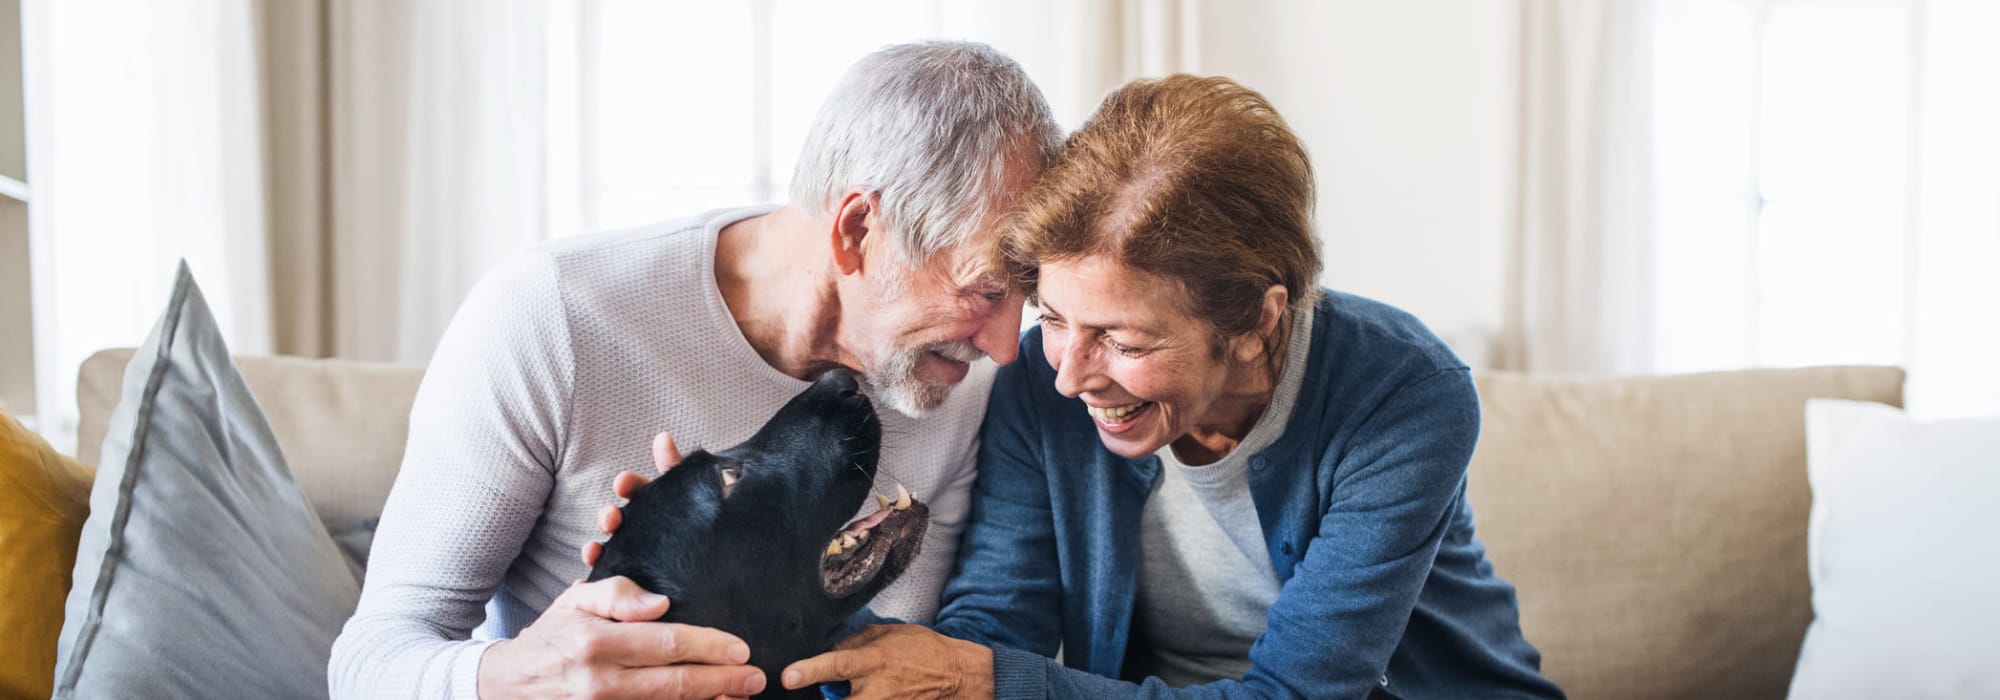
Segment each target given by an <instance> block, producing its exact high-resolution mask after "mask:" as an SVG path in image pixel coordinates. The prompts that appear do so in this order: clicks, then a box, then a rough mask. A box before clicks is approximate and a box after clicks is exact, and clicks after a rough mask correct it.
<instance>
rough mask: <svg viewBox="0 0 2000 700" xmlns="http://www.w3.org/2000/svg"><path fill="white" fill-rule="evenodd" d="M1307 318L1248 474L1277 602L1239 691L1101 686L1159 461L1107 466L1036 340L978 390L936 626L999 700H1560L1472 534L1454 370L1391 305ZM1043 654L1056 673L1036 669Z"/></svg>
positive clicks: (1220, 686) (1115, 646)
mask: <svg viewBox="0 0 2000 700" xmlns="http://www.w3.org/2000/svg"><path fill="white" fill-rule="evenodd" d="M1315 313H1316V316H1315V317H1314V321H1313V327H1312V330H1313V332H1312V353H1311V356H1310V360H1309V361H1308V363H1307V365H1306V370H1305V380H1304V381H1305V383H1304V386H1303V387H1302V388H1301V390H1300V392H1299V398H1298V403H1297V405H1296V407H1295V408H1294V411H1293V413H1292V418H1291V423H1290V424H1289V425H1287V426H1286V428H1285V433H1284V435H1283V437H1281V438H1279V439H1278V441H1277V442H1276V443H1275V444H1273V445H1272V446H1271V447H1270V448H1268V449H1266V450H1264V451H1263V452H1261V453H1259V454H1256V455H1253V456H1252V457H1251V459H1250V472H1249V475H1250V492H1251V496H1252V499H1253V500H1254V501H1255V502H1256V504H1257V516H1258V520H1259V521H1261V522H1262V524H1263V527H1264V539H1265V542H1266V546H1267V547H1268V548H1269V551H1270V553H1271V564H1272V565H1273V566H1274V567H1275V568H1276V569H1277V575H1278V580H1279V581H1280V582H1281V583H1282V584H1283V586H1284V587H1283V589H1282V592H1281V593H1280V594H1279V596H1278V599H1277V602H1276V603H1275V604H1273V605H1272V606H1271V610H1270V613H1269V615H1268V618H1267V621H1268V626H1267V628H1266V630H1265V632H1264V635H1263V636H1262V637H1260V638H1259V639H1258V640H1257V642H1256V643H1255V645H1253V646H1252V647H1251V648H1250V661H1251V666H1250V670H1249V671H1248V673H1247V674H1245V675H1244V677H1243V680H1241V681H1233V680H1232V681H1221V682H1216V683H1210V684H1206V685H1201V686H1193V687H1188V688H1182V689H1178V690H1176V689H1173V688H1169V687H1167V686H1166V685H1165V684H1164V683H1162V682H1161V681H1160V680H1159V679H1157V678H1148V679H1145V680H1144V681H1142V682H1139V683H1131V682H1126V681H1122V680H1118V679H1119V678H1120V671H1121V667H1122V666H1123V664H1124V661H1125V654H1126V651H1127V645H1128V644H1129V643H1130V642H1131V639H1130V631H1131V625H1132V607H1133V600H1134V594H1135V591H1136V587H1137V582H1136V578H1137V572H1138V571H1139V516H1140V511H1141V510H1142V509H1143V508H1144V507H1145V503H1146V499H1147V497H1148V496H1149V495H1150V494H1151V493H1152V492H1153V486H1154V484H1155V483H1156V482H1158V480H1159V478H1160V461H1159V459H1158V458H1156V457H1151V456H1148V457H1142V458H1139V459H1125V458H1122V457H1119V456H1117V455H1115V454H1112V453H1111V452H1110V451H1108V450H1106V449H1105V448H1104V446H1103V444H1102V443H1100V442H1099V441H1098V438H1097V432H1096V429H1095V427H1094V426H1093V425H1092V423H1091V420H1090V417H1089V415H1087V414H1086V413H1085V412H1084V405H1083V403H1082V402H1081V401H1078V400H1076V399H1070V398H1065V397H1063V396H1062V395H1061V394H1058V393H1056V391H1055V388H1054V387H1055V372H1054V370H1051V369H1050V368H1049V364H1048V361H1047V360H1046V359H1045V358H1044V357H1043V355H1042V338H1041V329H1040V328H1035V329H1031V330H1029V331H1028V332H1027V333H1025V334H1024V335H1023V336H1022V338H1021V355H1020V360H1019V361H1018V362H1015V363H1013V364H1011V365H1009V366H1007V367H1004V368H1002V369H1001V370H1000V373H999V376H998V378H997V379H996V380H995V383H994V386H993V394H992V399H991V400H990V401H989V403H988V408H987V415H986V423H985V426H984V428H983V429H982V433H981V445H980V451H979V476H978V481H977V483H976V485H975V486H974V491H973V493H974V495H973V508H972V515H971V518H972V519H971V522H970V524H969V525H968V527H967V529H966V531H965V535H964V542H963V545H962V548H961V549H960V551H959V560H958V568H957V571H956V572H955V573H954V574H953V576H952V579H951V581H950V582H949V583H947V584H946V586H945V590H944V601H943V607H942V608H941V609H940V610H939V612H938V617H937V619H936V621H935V623H934V626H935V627H936V629H937V630H938V631H940V632H943V633H945V634H949V635H952V636H955V637H959V638H962V639H967V640H971V641H975V642H980V643H982V644H986V645H988V646H991V647H993V649H994V652H993V673H994V681H995V683H996V690H997V696H998V697H1000V698H1045V697H1063V698H1112V697H1170V696H1171V697H1307V698H1362V697H1368V696H1369V695H1370V693H1373V692H1377V691H1382V692H1386V693H1387V694H1390V695H1393V696H1396V697H1402V698H1475V697H1476V698H1513V697H1522V698H1528V697H1533V698H1547V697H1561V696H1562V691H1561V690H1559V689H1557V688H1556V686H1555V685H1554V684H1552V683H1550V682H1549V681H1548V680H1547V679H1544V678H1543V677H1542V676H1541V674H1540V672H1539V668H1540V665H1541V655H1540V654H1539V653H1538V652H1536V651H1535V648H1534V647H1532V646H1530V645H1529V644H1528V642H1527V641H1526V640H1525V639H1523V638H1522V636H1521V630H1520V626H1519V623H1518V613H1517V610H1516V607H1515V602H1514V589H1513V587H1512V586H1510V585H1508V584H1507V582H1505V581H1502V580H1501V579H1500V578H1499V577H1497V576H1495V575H1494V573H1493V566H1492V564H1490V563H1489V562H1487V560H1486V557H1485V551H1486V549H1485V546H1484V545H1482V544H1481V543H1480V542H1479V540H1478V539H1477V538H1475V537H1474V536H1473V533H1472V509H1471V507H1470V506H1469V505H1468V504H1467V503H1466V498H1465V483H1466V465H1467V462H1468V461H1469V460H1470V459H1471V457H1472V448H1473V444H1474V443H1475V442H1476V441H1477V440H1478V437H1479V399H1478V395H1477V394H1476V393H1475V390H1474V388H1473V383H1472V379H1471V376H1470V373H1469V371H1468V370H1467V369H1466V367H1465V365H1464V364H1463V363H1461V362H1460V361H1459V360H1458V357H1457V356H1456V355H1453V354H1452V352H1451V351H1450V350H1449V349H1448V348H1446V347H1445V345H1444V343H1443V342H1442V341H1440V340H1438V339H1437V337H1436V336H1434V335H1432V334H1431V332H1430V331H1429V330H1428V329H1426V328H1425V327H1424V326H1423V324H1422V323H1420V322H1418V321H1417V320H1416V319H1415V318H1414V317H1412V316H1410V315H1409V314H1406V313H1404V312H1402V311H1399V310H1397V309H1395V308H1393V307H1390V306H1388V305H1386V304H1382V303H1380V302H1375V301H1371V300H1368V299H1364V298H1361V297H1357V296H1353V295H1347V294H1339V293H1334V292H1328V293H1327V295H1326V297H1325V298H1324V299H1323V300H1322V301H1321V302H1320V303H1319V304H1318V306H1317V308H1316V309H1315ZM1058 648H1060V649H1061V650H1062V654H1063V663H1064V664H1066V665H1067V668H1065V667H1064V666H1063V665H1058V664H1057V663H1056V662H1054V661H1051V660H1050V659H1049V657H1053V656H1054V655H1055V654H1056V651H1057V649H1058Z"/></svg>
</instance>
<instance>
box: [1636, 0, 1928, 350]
mask: <svg viewBox="0 0 2000 700" xmlns="http://www.w3.org/2000/svg"><path fill="white" fill-rule="evenodd" d="M1677 5H1678V8H1677V10H1675V11H1672V12H1671V14H1668V15H1667V16H1665V17H1663V18H1662V22H1661V24H1660V34H1659V35H1658V37H1659V43H1658V44H1657V47H1656V51H1657V53H1656V56H1655V58H1656V65H1657V66H1658V71H1657V73H1656V76H1657V83H1656V87H1655V89H1656V93H1655V97H1656V102H1655V104H1656V112H1655V115H1654V116H1655V124H1656V129H1657V132H1656V134H1657V137H1658V138H1659V142H1658V143H1659V146H1660V148H1659V163H1660V172H1659V176H1660V179H1659V191H1658V193H1657V194H1658V196H1659V204H1660V206H1659V208H1658V210H1659V211H1660V212H1661V213H1660V220H1659V224H1660V232H1661V250H1660V251H1659V252H1660V255H1658V256H1656V260H1657V261H1658V263H1659V266H1660V267H1659V270H1658V272H1659V273H1660V279H1661V280H1663V282H1664V289H1663V291H1664V292H1665V294H1663V299H1662V302H1661V307H1662V308H1661V313H1660V314H1659V316H1658V319H1659V323H1660V327H1659V328H1658V329H1657V330H1658V333H1657V337H1659V338H1660V339H1661V341H1662V346H1661V348H1660V355H1659V359H1660V362H1661V364H1662V365H1663V366H1662V367H1661V369H1664V370H1670V371H1678V370H1699V369H1713V368H1721V367H1734V366H1762V365H1779V366H1791V365H1809V364H1832V363H1881V364H1902V363H1905V362H1906V361H1907V357H1908V354H1909V348H1908V347H1907V345H1908V339H1909V333H1907V332H1906V331H1907V327H1908V326H1909V324H1910V322H1911V320H1912V319H1911V318H1910V315H1909V306H1910V305H1909V303H1908V302H1909V301H1910V299H1911V295H1910V292H1911V290H1910V282H1911V278H1910V275H1909V263H1910V260H1909V258H1908V257H1907V255H1908V248H1909V246H1908V242H1909V241H1910V237H1911V233H1912V232H1911V230H1910V227H1909V219H1910V216H1911V214H1912V212H1913V201H1912V195H1913V190H1912V181H1911V168H1910V157H1911V156H1910V153H1911V152H1912V151H1911V149H1912V145H1913V144H1912V136H1911V126H1912V124H1913V121H1912V120H1913V119H1914V116H1915V114H1916V110H1917V106H1918V105H1917V99H1916V94H1915V93H1914V91H1913V90H1912V87H1913V85H1915V77H1914V75H1913V69H1914V66H1915V64H1916V62H1915V60H1914V58H1913V56H1912V46H1913V44H1912V42H1911V41H1910V36H1911V32H1912V27H1913V21H1914V16H1913V11H1912V10H1911V9H1910V5H1909V4H1907V3H1904V2H1900V1H1897V0H1885V1H1880V2H1839V3H1830V2H1782V1H1781V2H1770V3H1759V2H1739V1H1720V2H1719V1H1709V2H1695V3H1679V4H1677Z"/></svg>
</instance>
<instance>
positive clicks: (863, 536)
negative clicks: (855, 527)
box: [853, 530, 870, 542]
mask: <svg viewBox="0 0 2000 700" xmlns="http://www.w3.org/2000/svg"><path fill="white" fill-rule="evenodd" d="M869 532H870V531H869V530H862V531H860V532H857V533H854V535H853V537H854V539H856V540H858V541H861V542H867V541H868V533H869Z"/></svg>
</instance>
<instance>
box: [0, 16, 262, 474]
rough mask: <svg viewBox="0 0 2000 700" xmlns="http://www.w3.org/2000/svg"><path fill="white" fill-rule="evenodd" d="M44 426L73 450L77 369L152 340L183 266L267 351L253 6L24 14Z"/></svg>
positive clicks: (237, 330)
mask: <svg viewBox="0 0 2000 700" xmlns="http://www.w3.org/2000/svg"><path fill="white" fill-rule="evenodd" d="M22 20H23V21H22V24H23V35H24V37H25V38H26V43H25V46H24V51H23V53H24V55H23V62H24V66H23V70H24V74H25V75H24V78H25V80H24V82H25V89H26V98H27V105H28V106H27V110H28V115H27V116H28V131H29V139H30V140H29V150H28V159H29V173H30V183H31V185H30V188H31V204H30V208H29V212H30V215H29V216H30V223H29V226H30V234H29V235H30V241H31V244H32V245H31V247H32V251H33V252H32V254H31V255H32V258H33V260H32V263H33V264H32V270H33V272H32V274H33V297H34V305H35V309H34V314H35V319H34V325H35V344H36V349H35V367H36V372H35V374H36V382H35V384H36V392H35V393H36V404H37V406H36V413H37V417H38V422H39V423H40V428H41V429H42V430H43V431H44V432H45V433H47V434H48V435H50V436H51V437H52V438H53V441H54V442H55V443H57V444H58V446H59V447H60V448H62V449H69V448H71V447H72V445H71V444H70V443H71V442H72V441H73V439H74V438H73V437H71V436H72V435H73V431H74V426H75V420H76V410H75V400H74V397H75V386H76V370H77V367H78V366H79V365H80V364H81V363H82V361H83V359H84V358H86V357H88V356H89V355H90V354H91V353H92V352H95V351H97V350H99V349H102V348H107V347H120V346H132V345H136V344H138V343H139V342H140V341H141V340H143V339H144V338H145V336H146V333H147V332H148V331H149V330H150V329H151V326H152V324H153V322H154V320H155V319H156V317H157V316H158V314H159V311H160V308H161V306H162V304H163V303H164V301H165V299H166V295H167V292H168V291H169V289H168V287H169V285H170V283H171V278H172V274H173V272H174V262H175V261H176V260H177V259H181V258H185V259H187V261H188V263H189V265H190V266H191V267H192V268H193V269H194V272H195V274H196V276H197V277H198V278H199V279H200V281H201V284H202V288H203V290H204V292H205V294H206V296H207V297H208V299H209V303H210V305H211V306H212V307H213V308H214V310H215V312H216V315H217V321H218V322H219V323H220V325H221V327H222V329H223V331H224V332H225V333H226V334H227V335H228V337H229V340H230V342H231V344H232V346H233V347H234V348H235V349H236V350H237V351H239V352H248V353H263V352H269V351H270V349H271V312H270V306H269V302H268V299H269V295H268V294H267V289H268V288H269V286H270V283H271V280H270V275H269V267H268V254H267V252H268V246H267V244H266V237H265V210H264V199H263V189H262V187H263V185H262V183H263V171H262V165H261V161H260V158H259V153H260V150H259V149H260V143H259V140H258V139H259V133H260V131H259V126H258V106H257V102H256V97H255V96H256V91H255V82H256V79H257V74H256V69H255V64H254V62H253V60H252V53H253V48H252V47H253V45H252V43H251V38H252V31H253V29H252V15H251V6H250V2H249V0H189V1H188V2H177V3H171V4H165V3H155V2H148V1H145V0H96V1H90V2H55V1H53V0H29V1H28V2H25V3H23V7H22Z"/></svg>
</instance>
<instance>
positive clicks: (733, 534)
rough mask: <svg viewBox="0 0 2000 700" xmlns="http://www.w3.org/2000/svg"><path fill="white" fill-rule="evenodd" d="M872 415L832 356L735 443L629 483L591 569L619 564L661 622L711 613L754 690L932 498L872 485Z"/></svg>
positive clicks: (772, 676) (863, 580) (709, 621)
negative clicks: (752, 672) (867, 510)
mask: <svg viewBox="0 0 2000 700" xmlns="http://www.w3.org/2000/svg"><path fill="white" fill-rule="evenodd" d="M881 444H882V425H881V421H880V420H878V419H877V418H876V415H875V409H874V407H873V405H871V404H870V403H869V401H868V398H867V397H865V396H862V395H861V392H860V390H859V386H858V385H857V383H856V381H855V378H854V375H853V374H851V373H849V372H847V371H846V370H834V371H831V372H828V373H826V374H825V375H824V376H821V377H820V378H819V380H818V381H816V382H814V383H813V385H812V386H811V387H809V388H807V389H806V390H805V392H803V393H801V394H799V395H798V396H797V397H794V398H793V399H792V400H791V402H790V403H787V404H785V407H784V408H783V409H780V410H779V411H778V414H777V415H776V416H773V417H772V418H771V421H770V422H769V423H766V424H765V425H764V427H763V429H761V430H759V431H758V432H757V434H756V435H754V436H752V437H751V438H750V439H749V440H748V441H746V442H744V443H743V444H741V445H737V446H735V447H732V448H729V449H726V450H723V451H721V452H715V453H710V452H706V451H702V452H696V453H694V454H690V455H688V456H687V457H686V458H684V459H682V460H681V463H680V466H677V467H675V468H673V469H672V470H669V471H668V472H667V473H666V474H664V475H662V476H660V478H658V479H655V480H654V481H653V482H652V483H651V484H648V485H646V486H645V487H644V488H642V489H640V490H639V492H638V493H636V494H634V495H633V496H632V501H631V503H629V504H627V505H626V506H625V507H624V509H623V511H624V522H623V525H622V526H621V527H619V529H618V532H617V533H616V534H615V535H613V536H612V537H611V540H610V541H608V542H606V543H605V544H604V553H603V554H602V555H601V556H600V557H599V558H598V560H597V566H596V567H595V568H593V569H591V572H590V580H592V581H596V580H598V579H603V578H609V577H612V576H625V577H629V578H631V579H632V580H633V582H635V583H637V584H639V586H640V587H642V588H645V589H646V590H649V591H652V592H654V593H659V594H662V595H665V596H667V597H668V598H669V599H670V600H672V601H673V603H672V607H670V608H669V609H668V610H667V615H666V617H663V618H660V619H662V620H665V621H668V622H680V623H687V624H693V625H701V626H705V627H714V628H717V629H721V630H723V631H726V632H729V633H731V634H734V635H736V636H738V637H741V638H742V639H743V641H744V642H747V643H748V644H749V645H750V663H751V664H753V665H755V666H757V667H758V668H760V669H763V671H764V674H765V681H766V683H765V692H764V693H763V694H762V695H760V696H759V697H802V698H817V697H819V693H818V692H817V691H815V690H813V689H811V688H807V689H804V690H802V691H796V692H790V693H788V692H786V691H785V690H784V687H783V686H782V685H779V683H778V674H779V672H781V671H783V670H784V668H785V666H787V665H790V664H791V663H792V662H794V661H798V660H799V659H803V658H806V657H810V656H813V655H815V654H819V653H821V652H824V651H826V650H827V649H828V647H829V646H830V645H831V644H832V642H833V641H835V640H833V639H831V638H830V637H831V635H832V634H833V632H834V630H835V629H836V628H837V627H839V625H840V623H841V622H842V621H843V620H846V619H847V618H848V617H849V616H851V615H853V614H854V613H855V612H856V611H858V610H860V609H861V608H862V606H864V605H866V604H867V603H868V601H869V600H870V599H873V598H874V597H875V594H876V593H879V592H881V590H882V589H883V588H884V587H886V586H888V585H889V584H890V583H891V582H893V581H895V580H896V577H898V576H901V575H902V573H903V570H904V569H905V568H907V567H908V566H909V565H910V562H911V561H912V560H914V559H916V556H917V549H918V547H919V545H920V544H921V543H922V542H923V537H924V530H925V529H926V528H928V527H929V525H930V510H929V509H928V508H927V507H925V506H924V504H922V503H920V502H917V501H916V500H915V499H913V498H911V497H910V495H909V493H908V492H906V491H902V490H901V489H900V487H899V488H898V493H897V494H896V495H895V496H894V497H893V498H892V497H886V496H880V495H877V496H876V497H875V498H876V499H877V501H878V502H880V504H881V510H879V511H876V512H875V513H874V514H872V515H869V516H867V517H865V518H861V519H859V520H856V521H854V522H851V523H850V522H848V518H849V517H850V516H852V515H853V514H854V513H855V512H856V511H857V510H859V509H860V508H861V506H862V504H863V503H864V502H865V501H867V500H868V497H869V495H870V494H871V493H872V492H873V484H874V481H875V466H876V459H877V457H878V456H879V455H878V453H879V452H880V450H881Z"/></svg>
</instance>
